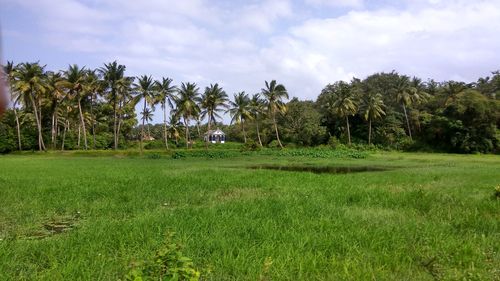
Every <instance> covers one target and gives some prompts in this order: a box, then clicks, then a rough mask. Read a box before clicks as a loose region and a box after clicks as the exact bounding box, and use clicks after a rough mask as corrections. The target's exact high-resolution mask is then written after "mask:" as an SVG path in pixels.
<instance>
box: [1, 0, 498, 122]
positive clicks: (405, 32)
mask: <svg viewBox="0 0 500 281" xmlns="http://www.w3.org/2000/svg"><path fill="white" fill-rule="evenodd" d="M0 26H1V31H2V43H1V44H2V48H3V54H2V57H3V59H4V61H5V60H13V61H14V62H16V63H18V62H25V61H29V62H34V61H40V63H42V64H46V65H47V69H51V70H59V69H66V68H67V67H68V65H69V64H74V63H76V64H78V65H80V66H86V67H89V68H97V67H100V66H102V65H103V63H107V62H111V61H114V60H117V61H118V62H119V63H121V64H125V65H126V66H127V71H126V74H127V75H129V76H139V75H143V74H147V75H152V76H153V77H154V78H155V79H160V78H161V77H170V78H173V80H174V82H175V83H176V84H180V83H181V82H195V83H197V85H198V86H199V87H200V90H201V91H203V90H204V88H205V87H206V86H209V85H210V84H214V83H219V85H221V86H222V87H223V88H224V89H225V90H226V92H227V93H228V94H229V95H230V96H231V97H232V94H234V93H236V92H240V91H245V92H246V93H248V94H254V93H257V92H259V91H260V90H261V88H263V86H264V81H266V80H267V81H270V80H273V79H274V80H277V81H278V82H279V83H282V84H284V85H285V87H286V88H287V90H288V92H289V94H290V96H291V97H298V98H300V99H310V100H315V99H316V97H317V96H318V95H319V93H320V92H321V89H322V88H323V87H324V86H325V85H327V84H328V83H333V82H335V81H338V80H345V81H349V80H351V79H352V77H358V78H365V77H366V76H368V75H370V74H373V73H375V72H382V71H388V72H390V71H392V70H396V71H398V72H399V73H401V74H406V75H409V76H418V77H421V78H423V79H424V80H426V79H428V78H433V79H435V80H437V81H444V80H461V81H466V82H472V81H475V80H477V78H478V77H484V76H488V75H489V74H490V72H491V71H495V70H498V69H500V0H466V1H463V0H449V1H445V0H413V1H412V0H400V1H398V0H248V1H243V0H177V1H174V0H144V1H137V0H121V1H116V0H24V1H23V0H0ZM160 116H161V114H160V113H158V114H156V117H155V121H156V122H160V120H159V119H160ZM226 119H227V118H225V120H226Z"/></svg>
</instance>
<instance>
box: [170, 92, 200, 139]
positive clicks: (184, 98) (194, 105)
mask: <svg viewBox="0 0 500 281" xmlns="http://www.w3.org/2000/svg"><path fill="white" fill-rule="evenodd" d="M199 90H200V89H199V88H198V86H196V83H189V82H188V83H182V84H181V88H180V89H179V90H178V91H177V93H178V97H177V100H176V101H175V102H176V105H177V109H176V115H177V116H178V117H181V116H182V119H183V120H184V126H185V130H186V147H187V148H189V147H190V146H189V144H190V137H189V121H190V119H191V118H196V117H197V116H198V115H199V114H200V107H199V106H198V102H199V101H200V97H199V95H200V93H199Z"/></svg>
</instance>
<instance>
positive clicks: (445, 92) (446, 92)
mask: <svg viewBox="0 0 500 281" xmlns="http://www.w3.org/2000/svg"><path fill="white" fill-rule="evenodd" d="M466 89H467V86H466V85H465V83H463V82H455V81H448V82H446V83H445V84H444V85H443V87H441V91H440V92H441V93H440V94H441V96H442V97H443V107H446V106H447V105H448V102H449V101H454V100H455V99H456V98H457V96H458V95H459V94H461V93H463V92H464V91H465V90H466Z"/></svg>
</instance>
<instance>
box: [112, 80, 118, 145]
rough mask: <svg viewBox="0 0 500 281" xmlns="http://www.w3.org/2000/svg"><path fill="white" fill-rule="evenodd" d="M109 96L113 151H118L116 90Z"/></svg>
mask: <svg viewBox="0 0 500 281" xmlns="http://www.w3.org/2000/svg"><path fill="white" fill-rule="evenodd" d="M111 92H112V93H111V96H112V97H113V141H114V149H115V150H117V149H118V130H117V127H118V124H117V123H118V122H117V119H118V116H117V110H116V103H117V102H116V90H115V89H114V88H112V89H111Z"/></svg>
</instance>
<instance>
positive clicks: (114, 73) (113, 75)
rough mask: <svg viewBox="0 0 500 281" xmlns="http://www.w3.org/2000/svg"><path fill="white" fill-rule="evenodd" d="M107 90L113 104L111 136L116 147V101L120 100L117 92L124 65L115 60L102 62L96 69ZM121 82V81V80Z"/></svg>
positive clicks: (116, 147)
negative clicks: (102, 64) (102, 65)
mask: <svg viewBox="0 0 500 281" xmlns="http://www.w3.org/2000/svg"><path fill="white" fill-rule="evenodd" d="M98 72H99V73H100V75H101V76H102V79H103V81H104V83H105V84H106V88H107V91H108V100H109V102H110V103H111V104H112V105H113V137H114V140H113V141H114V146H113V147H114V149H118V136H119V133H118V123H119V121H118V102H119V100H120V98H119V96H118V92H117V88H118V84H119V83H120V82H119V81H120V80H122V79H123V78H124V74H125V66H124V65H121V64H118V63H117V62H116V61H114V62H111V63H107V64H104V67H101V68H99V69H98ZM122 82H123V81H122Z"/></svg>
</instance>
